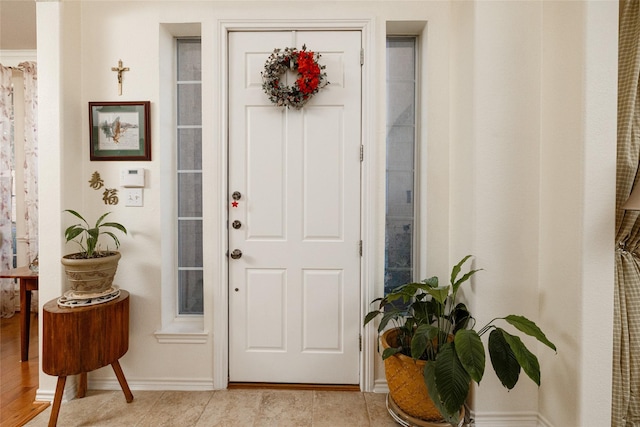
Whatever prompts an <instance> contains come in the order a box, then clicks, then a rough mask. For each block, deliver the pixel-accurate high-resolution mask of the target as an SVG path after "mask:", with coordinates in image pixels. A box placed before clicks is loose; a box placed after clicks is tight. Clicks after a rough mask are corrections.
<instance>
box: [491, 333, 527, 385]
mask: <svg viewBox="0 0 640 427" xmlns="http://www.w3.org/2000/svg"><path fill="white" fill-rule="evenodd" d="M489 357H490V358H491V365H492V366H493V370H494V371H495V372H496V376H497V377H498V379H499V380H500V382H501V383H502V385H503V386H505V387H506V388H507V389H509V390H511V389H512V388H513V387H514V386H515V385H516V383H517V382H518V377H519V376H520V364H519V363H518V361H517V359H516V356H515V354H513V351H512V350H511V347H509V344H508V343H507V341H506V340H505V339H504V336H503V335H502V332H501V330H499V329H494V330H493V331H491V334H489Z"/></svg>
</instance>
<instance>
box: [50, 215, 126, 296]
mask: <svg viewBox="0 0 640 427" xmlns="http://www.w3.org/2000/svg"><path fill="white" fill-rule="evenodd" d="M65 212H68V213H70V214H71V215H73V216H75V217H77V218H79V219H80V220H81V221H82V223H79V224H74V225H71V226H69V227H67V229H66V230H65V232H64V236H65V239H66V241H67V242H70V241H72V240H74V241H75V242H76V243H77V244H78V245H79V246H80V249H81V250H80V252H75V253H72V254H68V255H65V256H63V257H62V265H64V267H65V273H66V275H67V279H68V280H69V284H70V286H71V290H72V291H73V292H74V293H76V294H77V295H97V294H101V293H104V292H108V291H109V290H110V289H111V285H112V284H113V278H114V276H115V274H116V270H117V268H118V261H119V260H120V257H121V255H120V252H117V251H115V250H110V249H109V248H108V247H107V249H106V250H101V248H100V246H99V244H98V239H99V238H100V236H101V235H106V236H108V237H110V238H111V240H113V243H114V245H115V249H118V248H119V247H120V241H119V240H118V237H117V236H116V235H115V234H114V233H113V232H112V231H110V230H105V229H107V228H110V229H115V230H118V231H121V232H123V233H124V234H127V229H126V228H125V227H124V226H123V225H122V224H119V223H117V222H103V221H104V219H105V217H106V216H107V215H109V213H110V212H107V213H105V214H103V215H102V216H100V218H98V221H96V224H95V225H94V226H91V225H89V223H88V222H87V221H86V220H85V219H84V218H83V217H82V215H80V214H79V213H78V212H76V211H74V210H71V209H67V210H65Z"/></svg>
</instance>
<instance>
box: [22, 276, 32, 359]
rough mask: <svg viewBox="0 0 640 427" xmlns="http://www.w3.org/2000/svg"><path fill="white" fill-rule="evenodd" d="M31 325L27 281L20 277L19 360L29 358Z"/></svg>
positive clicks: (29, 293)
mask: <svg viewBox="0 0 640 427" xmlns="http://www.w3.org/2000/svg"><path fill="white" fill-rule="evenodd" d="M30 327H31V291H30V290H27V281H26V280H25V279H20V360H21V361H23V362H26V361H27V360H29V329H30Z"/></svg>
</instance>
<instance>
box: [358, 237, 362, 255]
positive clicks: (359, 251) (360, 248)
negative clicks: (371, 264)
mask: <svg viewBox="0 0 640 427" xmlns="http://www.w3.org/2000/svg"><path fill="white" fill-rule="evenodd" d="M358 253H359V254H360V256H362V240H360V241H359V242H358Z"/></svg>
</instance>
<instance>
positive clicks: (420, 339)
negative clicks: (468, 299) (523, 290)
mask: <svg viewBox="0 0 640 427" xmlns="http://www.w3.org/2000/svg"><path fill="white" fill-rule="evenodd" d="M470 257H471V256H470V255H468V256H466V257H464V258H463V259H462V260H461V261H460V262H459V263H458V264H457V265H455V266H454V267H453V269H452V271H451V278H450V283H449V284H448V285H444V286H441V285H440V283H439V281H438V278H437V277H431V278H429V279H426V280H424V281H422V282H420V283H407V284H404V285H402V286H400V287H398V288H396V289H394V290H393V291H391V292H390V293H389V294H388V295H387V296H385V297H384V298H376V299H375V300H373V301H372V304H374V303H379V304H378V308H377V309H376V310H373V311H371V312H369V313H368V314H367V315H366V316H365V319H364V324H365V325H366V324H367V323H369V322H371V321H372V320H373V319H375V318H377V317H378V316H381V321H380V324H379V326H378V332H380V333H381V332H383V331H384V330H385V329H386V328H387V326H388V325H389V323H390V322H391V323H392V325H395V327H396V328H397V332H398V333H397V335H396V336H397V340H396V343H395V344H394V346H391V347H389V348H386V349H385V350H384V352H383V354H382V358H383V360H384V359H387V358H389V357H393V356H394V355H396V354H398V353H400V354H404V355H406V356H409V357H411V358H413V359H414V360H425V361H426V363H425V365H424V372H423V375H424V382H425V384H426V387H427V391H428V394H429V397H431V400H433V402H434V404H435V406H436V408H437V409H438V410H439V411H440V413H441V415H442V416H443V418H444V419H445V420H447V421H448V422H449V423H451V424H454V425H457V424H458V422H459V420H458V417H459V414H460V408H461V407H462V406H463V405H464V403H465V401H466V399H467V396H468V394H469V391H470V385H471V381H475V382H476V383H478V384H479V383H480V381H481V380H482V377H483V375H484V370H485V363H486V356H485V347H484V344H483V342H482V339H481V337H482V336H483V335H485V334H486V333H489V339H488V350H489V357H490V359H491V364H492V366H493V369H494V371H495V373H496V375H497V377H498V378H499V380H500V381H501V382H502V384H503V385H504V386H505V387H506V388H507V389H509V390H510V389H512V388H513V387H514V386H515V385H516V383H517V382H518V378H519V376H520V372H521V370H524V372H525V373H526V374H527V376H529V378H531V379H532V380H533V381H534V382H535V383H536V384H538V385H540V365H539V363H538V359H537V357H536V356H535V355H534V354H533V353H531V352H530V351H529V349H527V347H526V346H525V344H524V343H523V342H522V340H521V339H520V338H519V337H518V336H516V335H513V334H511V333H509V332H507V331H506V330H504V329H503V328H501V327H498V326H496V323H497V322H498V321H504V322H506V323H507V324H509V325H511V326H513V327H514V328H515V329H517V330H518V331H520V332H522V333H524V334H526V335H529V336H532V337H534V338H536V339H537V340H538V341H540V342H541V343H543V344H545V345H546V346H548V347H550V348H551V349H553V350H554V351H555V350H556V346H555V345H554V344H553V343H552V342H551V341H549V340H548V339H547V337H546V336H545V334H544V333H543V332H542V330H541V329H540V328H539V327H538V326H537V325H536V324H535V323H534V322H532V321H531V320H529V319H527V318H526V317H524V316H519V315H513V314H511V315H508V316H506V317H501V318H494V319H493V320H491V321H490V322H489V323H487V324H486V325H485V326H483V327H482V328H480V329H478V330H477V331H476V330H475V329H474V327H475V319H474V318H473V317H472V316H471V313H469V310H468V308H467V306H466V305H465V304H464V303H462V302H459V301H458V292H459V290H460V287H461V285H462V284H464V283H465V282H467V281H468V280H469V279H470V278H471V277H472V276H473V275H474V274H475V273H477V272H478V271H480V270H469V271H468V272H466V273H464V274H463V275H462V276H460V277H459V275H460V273H461V270H462V266H463V264H464V263H465V262H466V261H467V260H468V259H469V258H470Z"/></svg>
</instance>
